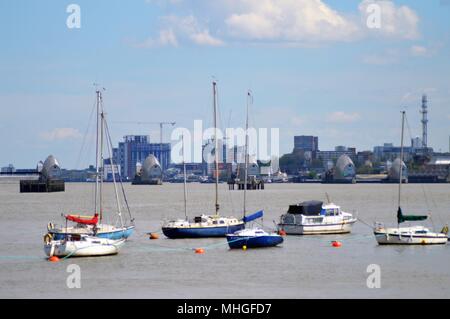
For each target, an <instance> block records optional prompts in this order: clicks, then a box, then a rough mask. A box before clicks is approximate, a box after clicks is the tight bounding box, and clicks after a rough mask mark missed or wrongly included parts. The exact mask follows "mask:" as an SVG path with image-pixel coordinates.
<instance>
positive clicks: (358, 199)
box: [0, 184, 450, 298]
mask: <svg viewBox="0 0 450 319" xmlns="http://www.w3.org/2000/svg"><path fill="white" fill-rule="evenodd" d="M92 187H93V185H91V184H66V192H64V193H53V194H20V193H19V191H18V189H19V186H18V184H0V297H1V298H25V297H27V298H28V297H30V298H49V297H51V298H75V297H76V298H80V297H81V298H110V297H112V298H330V297H334V298H339V297H342V298H351V297H358V298H360V297H362V298H378V297H385V298H396V297H404V298H416V297H423V298H449V297H450V247H449V246H448V245H446V246H423V247H422V246H417V247H380V246H377V244H376V241H375V239H374V237H373V235H372V233H371V229H370V228H369V227H367V226H366V225H364V224H363V223H357V224H356V225H355V226H354V229H353V233H352V234H349V235H339V236H336V235H328V236H312V237H291V236H288V237H287V238H286V239H285V242H284V244H283V245H282V246H281V247H276V248H269V249H259V250H250V249H249V250H247V251H242V250H234V251H230V250H229V249H228V246H227V245H226V240H225V239H195V240H193V239H191V240H169V239H165V238H164V236H161V239H160V240H156V241H150V240H149V239H148V237H147V236H146V235H145V233H146V232H149V231H158V230H160V226H161V220H162V219H164V218H168V217H182V216H184V209H183V185H182V184H165V185H163V186H132V185H125V187H126V191H127V195H128V197H129V202H130V204H131V209H132V211H133V214H134V216H135V218H136V225H137V229H136V232H135V234H134V235H133V236H132V237H131V240H129V241H128V242H127V243H126V245H125V246H124V247H123V248H122V250H121V252H120V254H119V255H116V256H111V257H100V258H83V259H80V258H77V259H68V260H66V261H64V262H60V263H50V262H47V261H46V259H45V256H44V253H43V239H42V238H43V235H44V234H45V232H46V225H47V223H48V222H49V221H56V222H60V221H61V217H60V215H61V213H69V212H82V213H83V212H86V211H88V212H89V211H90V209H91V207H92V192H91V191H92ZM107 187H108V188H111V185H108V186H107ZM213 189H214V187H213V185H207V184H203V185H200V184H190V185H189V212H190V215H194V214H199V213H204V212H211V211H212V209H213V207H214V203H213V198H214V197H213ZM326 192H327V193H328V194H329V195H330V197H331V199H332V200H333V201H334V202H335V203H336V204H338V205H341V206H342V208H343V209H344V210H346V211H350V212H352V211H358V215H359V217H360V218H362V219H363V220H364V221H366V222H370V223H372V222H373V221H375V220H377V221H384V222H390V223H394V222H395V213H396V205H397V199H396V196H397V187H396V185H382V184H359V185H320V184H303V185H302V184H272V185H266V189H265V190H263V191H252V192H249V193H248V207H249V210H250V211H252V210H254V211H256V210H259V209H264V210H265V219H264V223H265V225H266V226H273V222H272V221H273V220H278V217H279V215H280V214H282V213H284V212H285V211H286V209H287V207H288V205H289V204H292V203H296V202H299V201H302V200H308V199H325V193H326ZM449 193H450V185H445V184H443V185H417V184H411V185H406V186H405V187H404V196H403V198H404V201H403V207H404V212H408V213H409V212H412V213H423V212H424V211H426V210H428V209H430V210H432V211H433V219H432V223H431V222H429V223H428V225H429V226H432V225H433V224H434V225H435V226H436V229H440V228H441V227H442V225H443V224H444V223H447V222H449V221H450V196H449ZM107 194H108V196H109V197H108V198H107V202H109V203H110V204H111V208H113V204H114V201H113V193H112V191H111V192H107ZM242 196H243V193H242V192H240V191H228V190H227V189H226V185H221V203H222V214H227V213H233V214H234V215H235V216H240V214H241V206H242ZM335 239H338V240H340V241H342V243H343V246H342V247H341V248H338V249H337V248H332V247H331V245H330V241H331V240H335ZM196 247H204V248H206V253H205V254H204V255H197V254H194V252H193V251H192V250H191V248H196ZM73 263H74V264H77V265H79V266H80V267H81V283H82V287H81V289H69V288H67V285H66V279H67V276H68V275H69V273H67V272H66V270H67V266H68V265H70V264H73ZM369 264H377V265H379V266H380V267H381V288H380V289H369V288H367V285H366V280H367V276H368V275H369V274H368V273H367V266H368V265H369Z"/></svg>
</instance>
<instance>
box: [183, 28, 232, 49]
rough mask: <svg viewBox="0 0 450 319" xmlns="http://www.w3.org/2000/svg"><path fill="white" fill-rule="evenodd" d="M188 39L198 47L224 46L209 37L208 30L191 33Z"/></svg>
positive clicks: (220, 41) (217, 40)
mask: <svg viewBox="0 0 450 319" xmlns="http://www.w3.org/2000/svg"><path fill="white" fill-rule="evenodd" d="M190 38H191V39H192V41H194V42H195V43H197V44H199V45H210V46H220V45H223V44H224V43H223V41H222V40H219V39H217V38H214V37H213V36H211V35H210V34H209V31H208V30H203V31H200V32H197V33H193V34H191V35H190Z"/></svg>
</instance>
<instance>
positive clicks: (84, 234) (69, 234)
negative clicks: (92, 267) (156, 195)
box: [44, 90, 135, 257]
mask: <svg viewBox="0 0 450 319" xmlns="http://www.w3.org/2000/svg"><path fill="white" fill-rule="evenodd" d="M96 94H97V104H96V108H97V140H96V178H95V194H94V195H95V200H94V210H95V213H94V215H93V216H82V215H77V214H69V215H64V218H65V223H66V225H65V226H61V227H55V226H54V225H53V223H49V224H48V226H47V230H48V234H47V235H46V236H45V246H44V250H45V252H46V254H47V255H49V254H51V255H55V256H58V257H59V256H66V255H68V254H70V255H74V256H78V255H79V254H80V256H88V255H92V256H99V255H110V254H112V253H117V251H118V247H120V246H121V245H122V244H123V243H124V241H125V239H126V238H128V237H129V236H130V235H131V233H132V232H133V230H134V228H135V226H134V219H133V218H132V217H131V212H130V208H129V206H128V202H127V199H126V194H125V190H124V188H123V185H122V180H121V178H120V172H116V168H115V165H114V163H113V159H112V157H113V156H112V142H111V136H110V134H109V128H108V124H107V122H106V119H105V113H104V110H103V103H102V94H101V91H100V90H97V91H96ZM105 139H106V146H107V149H108V152H109V157H110V161H111V162H110V163H111V170H112V179H113V184H114V192H115V200H116V209H117V212H116V215H117V216H116V223H115V224H106V223H103V217H104V205H103V201H104V198H103V191H104V190H103V186H104V185H103V180H104V176H103V174H104V158H103V148H104V144H105V143H104V142H105V141H104V140H105ZM117 174H118V176H119V184H120V187H121V189H120V191H121V193H122V195H123V199H124V202H125V207H126V210H127V212H128V215H129V217H130V221H129V223H130V224H128V225H126V224H125V220H124V219H125V218H124V216H123V214H122V203H121V201H120V196H119V188H118V183H117V181H116V175H117ZM69 222H73V223H75V225H74V226H69V225H68V223H69ZM89 245H92V247H91V248H89V249H88V247H90V246H89ZM81 248H82V249H81ZM78 249H80V253H79V254H78Z"/></svg>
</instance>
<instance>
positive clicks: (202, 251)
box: [195, 248, 205, 254]
mask: <svg viewBox="0 0 450 319" xmlns="http://www.w3.org/2000/svg"><path fill="white" fill-rule="evenodd" d="M195 253H196V254H204V253H205V250H204V249H203V248H197V249H195Z"/></svg>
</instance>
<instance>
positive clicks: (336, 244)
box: [331, 240, 342, 248]
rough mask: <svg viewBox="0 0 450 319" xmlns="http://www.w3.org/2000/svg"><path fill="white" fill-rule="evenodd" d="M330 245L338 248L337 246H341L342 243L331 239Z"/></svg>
mask: <svg viewBox="0 0 450 319" xmlns="http://www.w3.org/2000/svg"><path fill="white" fill-rule="evenodd" d="M331 245H332V246H333V247H336V248H339V247H341V246H342V243H341V242H340V241H336V240H335V241H332V242H331Z"/></svg>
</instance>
